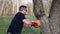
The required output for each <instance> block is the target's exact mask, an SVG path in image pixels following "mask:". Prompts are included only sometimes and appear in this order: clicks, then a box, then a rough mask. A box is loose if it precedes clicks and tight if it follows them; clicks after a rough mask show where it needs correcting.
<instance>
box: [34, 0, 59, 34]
mask: <svg viewBox="0 0 60 34" xmlns="http://www.w3.org/2000/svg"><path fill="white" fill-rule="evenodd" d="M33 3H34V14H35V16H36V17H37V18H38V19H40V21H41V29H42V34H59V33H60V30H59V29H60V27H59V25H60V21H59V20H60V0H53V2H52V3H51V7H50V13H49V14H50V15H49V17H46V15H45V11H44V9H43V4H42V0H33ZM46 10H47V9H46Z"/></svg>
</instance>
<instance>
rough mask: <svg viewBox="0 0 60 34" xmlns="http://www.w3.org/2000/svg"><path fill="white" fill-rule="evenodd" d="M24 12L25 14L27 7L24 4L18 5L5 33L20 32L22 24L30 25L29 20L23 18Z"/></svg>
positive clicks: (16, 33)
mask: <svg viewBox="0 0 60 34" xmlns="http://www.w3.org/2000/svg"><path fill="white" fill-rule="evenodd" d="M26 14H27V7H26V6H24V5H22V6H20V7H19V12H18V13H17V14H16V15H15V16H14V18H13V19H12V22H11V24H10V26H9V28H8V32H7V34H21V31H22V28H23V25H24V27H29V26H31V22H30V21H29V20H27V19H26V18H25V15H26Z"/></svg>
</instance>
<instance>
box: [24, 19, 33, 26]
mask: <svg viewBox="0 0 60 34" xmlns="http://www.w3.org/2000/svg"><path fill="white" fill-rule="evenodd" d="M23 22H24V25H23V26H24V27H31V25H32V22H31V21H29V20H27V19H24V20H23Z"/></svg>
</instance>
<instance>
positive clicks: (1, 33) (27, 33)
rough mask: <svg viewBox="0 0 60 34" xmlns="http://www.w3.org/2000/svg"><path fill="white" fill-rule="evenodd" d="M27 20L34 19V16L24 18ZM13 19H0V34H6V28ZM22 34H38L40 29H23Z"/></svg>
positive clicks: (9, 17)
mask: <svg viewBox="0 0 60 34" xmlns="http://www.w3.org/2000/svg"><path fill="white" fill-rule="evenodd" d="M26 17H27V19H29V20H34V19H36V18H35V17H34V16H26ZM12 18H13V17H11V16H8V17H0V34H6V32H7V29H8V26H9V25H10V22H11V20H12ZM22 34H40V28H35V27H29V28H23V30H22Z"/></svg>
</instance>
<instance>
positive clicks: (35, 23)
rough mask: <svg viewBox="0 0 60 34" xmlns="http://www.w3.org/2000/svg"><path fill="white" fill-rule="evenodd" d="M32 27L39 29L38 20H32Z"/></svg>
mask: <svg viewBox="0 0 60 34" xmlns="http://www.w3.org/2000/svg"><path fill="white" fill-rule="evenodd" d="M32 26H34V27H40V26H41V24H40V21H39V20H34V21H33V23H32Z"/></svg>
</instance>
